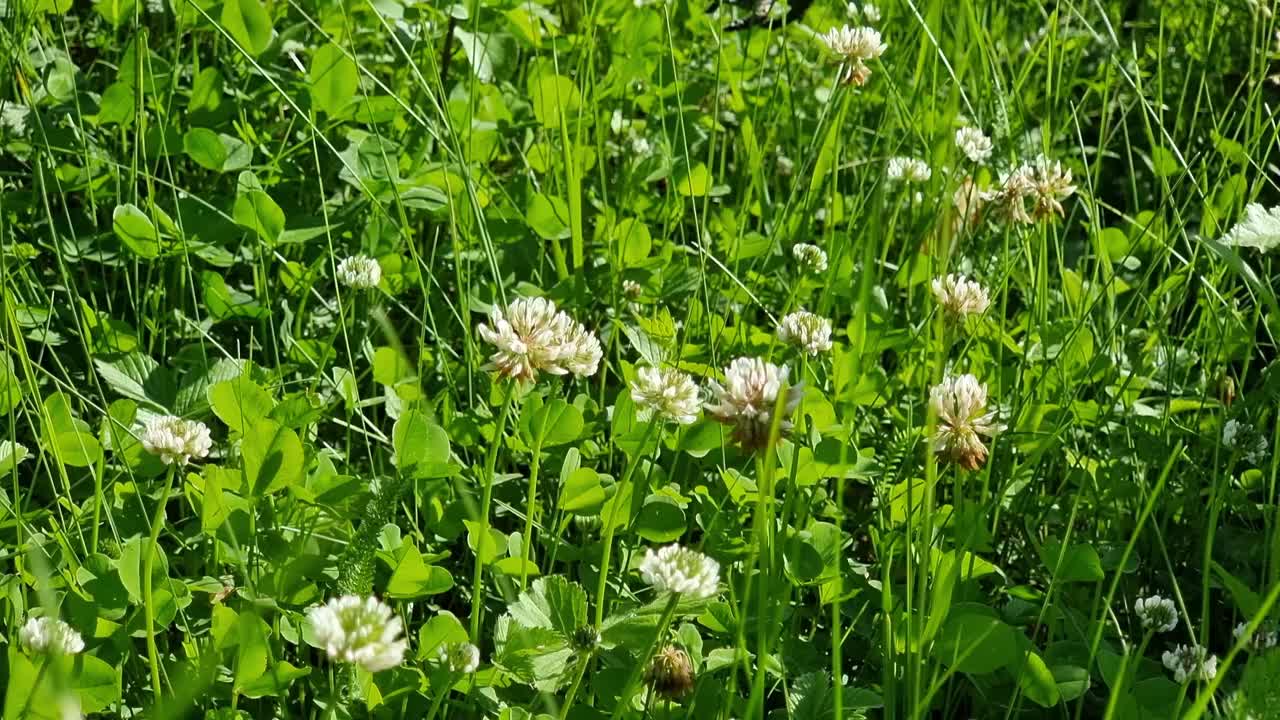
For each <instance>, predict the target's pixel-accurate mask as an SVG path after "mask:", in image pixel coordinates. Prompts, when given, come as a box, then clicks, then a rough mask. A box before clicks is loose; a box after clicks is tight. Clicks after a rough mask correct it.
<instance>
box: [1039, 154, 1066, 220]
mask: <svg viewBox="0 0 1280 720" xmlns="http://www.w3.org/2000/svg"><path fill="white" fill-rule="evenodd" d="M1031 177H1032V186H1033V187H1034V188H1035V198H1036V204H1035V209H1034V210H1032V213H1031V215H1032V218H1033V219H1035V220H1043V219H1045V218H1050V217H1053V216H1054V215H1058V216H1062V215H1064V214H1065V211H1064V210H1063V209H1062V201H1063V200H1066V199H1067V198H1069V197H1071V196H1072V195H1073V194H1075V191H1076V186H1075V185H1072V184H1071V171H1070V170H1068V169H1066V168H1064V167H1062V163H1061V162H1058V161H1057V160H1054V161H1050V160H1049V158H1047V157H1045V156H1044V155H1041V156H1039V157H1037V158H1036V161H1035V163H1034V164H1033V165H1032V176H1031Z"/></svg>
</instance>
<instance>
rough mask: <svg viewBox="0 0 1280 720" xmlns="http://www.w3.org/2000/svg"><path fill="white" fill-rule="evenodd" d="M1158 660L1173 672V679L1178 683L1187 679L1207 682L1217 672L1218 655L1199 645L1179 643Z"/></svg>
mask: <svg viewBox="0 0 1280 720" xmlns="http://www.w3.org/2000/svg"><path fill="white" fill-rule="evenodd" d="M1160 660H1161V661H1162V662H1163V663H1164V666H1165V667H1166V668H1168V669H1169V670H1171V671H1172V672H1173V679H1174V680H1176V681H1178V682H1180V683H1184V682H1187V680H1188V679H1192V680H1194V679H1199V680H1204V681H1206V682H1208V681H1210V680H1212V679H1213V678H1214V676H1216V675H1217V674H1218V657H1217V656H1216V655H1210V654H1209V652H1208V651H1207V650H1205V649H1204V648H1203V647H1201V646H1199V645H1179V646H1177V647H1175V648H1174V649H1173V650H1166V651H1165V652H1164V654H1163V655H1161V656H1160Z"/></svg>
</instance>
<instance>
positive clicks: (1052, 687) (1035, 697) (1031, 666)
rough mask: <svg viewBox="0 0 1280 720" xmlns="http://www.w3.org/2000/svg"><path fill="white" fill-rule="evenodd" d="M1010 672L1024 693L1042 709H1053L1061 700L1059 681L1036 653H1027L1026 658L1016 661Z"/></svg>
mask: <svg viewBox="0 0 1280 720" xmlns="http://www.w3.org/2000/svg"><path fill="white" fill-rule="evenodd" d="M1009 671H1010V672H1011V673H1013V676H1014V677H1016V678H1017V679H1018V686H1019V687H1021V688H1022V692H1023V693H1024V694H1025V695H1026V696H1027V697H1029V698H1031V700H1032V701H1033V702H1035V703H1036V704H1037V705H1039V706H1040V707H1053V706H1054V705H1057V704H1058V701H1059V700H1061V698H1062V696H1061V695H1060V694H1059V692H1058V681H1057V680H1056V679H1055V678H1054V676H1053V672H1052V671H1050V669H1049V666H1047V665H1045V663H1044V659H1043V658H1041V657H1040V656H1039V655H1037V654H1036V653H1034V652H1031V651H1027V654H1026V657H1025V658H1020V659H1019V660H1017V661H1015V662H1014V664H1013V665H1011V666H1010V667H1009Z"/></svg>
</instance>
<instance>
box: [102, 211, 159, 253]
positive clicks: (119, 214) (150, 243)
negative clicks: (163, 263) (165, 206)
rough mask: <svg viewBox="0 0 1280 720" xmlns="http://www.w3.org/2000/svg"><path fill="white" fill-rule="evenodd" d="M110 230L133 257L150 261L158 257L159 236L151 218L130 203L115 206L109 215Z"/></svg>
mask: <svg viewBox="0 0 1280 720" xmlns="http://www.w3.org/2000/svg"><path fill="white" fill-rule="evenodd" d="M111 229H112V230H114V231H115V233H116V237H118V238H120V242H122V243H124V245H125V247H127V248H129V249H130V250H131V251H133V253H134V254H135V255H137V256H138V257H141V258H143V259H146V260H150V259H152V258H155V257H157V256H159V255H160V235H159V233H157V232H156V227H155V225H153V224H151V218H149V217H147V214H146V213H144V212H142V210H140V209H138V206H136V205H133V204H131V203H125V204H124V205H117V206H116V209H115V211H114V212H113V213H112V214H111Z"/></svg>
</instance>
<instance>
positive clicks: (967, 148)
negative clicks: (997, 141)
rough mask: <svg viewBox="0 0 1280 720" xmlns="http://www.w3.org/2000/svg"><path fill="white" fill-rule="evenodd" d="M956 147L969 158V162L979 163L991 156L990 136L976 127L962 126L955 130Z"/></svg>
mask: <svg viewBox="0 0 1280 720" xmlns="http://www.w3.org/2000/svg"><path fill="white" fill-rule="evenodd" d="M956 147H958V148H960V152H962V153H964V156H965V157H967V158H969V161H970V162H975V163H977V164H979V165H981V164H983V163H985V162H986V161H987V160H988V159H989V158H990V157H991V138H989V137H987V135H986V133H984V132H982V131H981V130H979V129H978V128H973V127H962V128H960V129H959V130H957V131H956Z"/></svg>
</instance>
